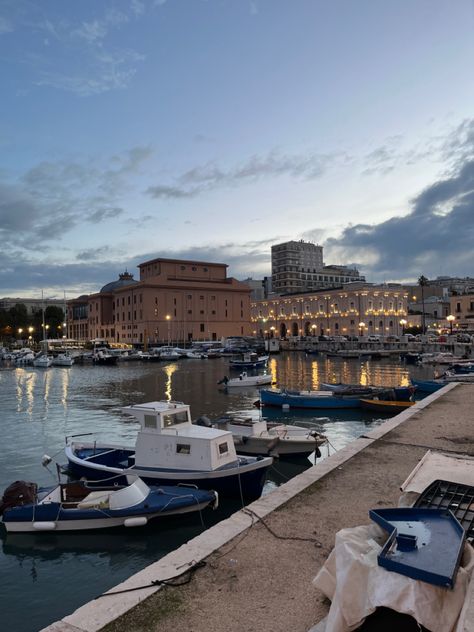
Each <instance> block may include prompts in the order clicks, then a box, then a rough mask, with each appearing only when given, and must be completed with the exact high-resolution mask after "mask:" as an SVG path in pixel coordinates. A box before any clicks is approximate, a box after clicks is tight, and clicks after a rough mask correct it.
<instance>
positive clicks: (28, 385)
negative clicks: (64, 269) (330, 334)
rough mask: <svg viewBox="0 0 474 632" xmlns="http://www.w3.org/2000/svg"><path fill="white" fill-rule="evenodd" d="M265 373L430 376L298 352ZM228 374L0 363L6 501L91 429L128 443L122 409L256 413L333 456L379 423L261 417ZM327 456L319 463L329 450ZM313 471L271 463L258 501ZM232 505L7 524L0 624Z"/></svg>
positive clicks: (314, 416) (73, 603)
mask: <svg viewBox="0 0 474 632" xmlns="http://www.w3.org/2000/svg"><path fill="white" fill-rule="evenodd" d="M261 372H263V371H261ZM267 372H270V373H271V375H272V378H273V381H274V382H275V383H276V385H277V386H281V387H287V388H291V389H310V390H317V389H318V385H319V383H320V382H328V381H332V382H339V381H341V382H347V383H358V384H361V385H367V384H373V385H380V386H398V385H408V384H409V380H410V375H413V376H414V377H417V378H419V379H430V378H431V377H432V376H433V371H432V369H431V368H426V367H414V366H406V365H404V364H402V363H401V362H400V361H399V360H398V359H384V360H367V361H363V362H362V361H360V360H358V359H357V360H356V359H354V360H342V359H338V358H328V357H326V356H315V355H311V356H309V355H308V356H307V355H305V354H304V353H299V352H292V353H281V354H279V355H275V356H271V357H270V361H269V364H268V368H267ZM224 375H228V376H231V375H232V373H231V371H230V369H229V364H228V359H227V358H219V359H213V360H180V361H178V362H170V363H153V364H146V363H143V362H120V363H118V364H117V365H116V366H110V367H109V366H102V367H98V366H93V365H75V366H73V367H71V368H60V367H53V368H49V369H36V368H33V367H22V368H16V367H13V366H10V365H8V364H0V406H1V410H2V415H1V419H2V434H3V441H2V450H1V452H0V488H1V491H2V493H3V490H4V489H5V488H6V487H7V486H8V485H9V484H10V483H12V482H13V481H16V480H27V481H33V482H36V483H38V484H39V485H52V484H54V482H55V481H56V480H57V478H56V470H55V467H54V462H57V463H64V444H65V437H66V436H71V435H77V434H81V433H95V436H96V437H97V439H105V440H112V441H114V442H117V443H121V444H129V445H133V444H134V441H135V436H136V432H137V430H138V423H137V422H136V421H135V420H134V419H133V418H131V417H127V416H125V415H123V414H122V413H121V411H120V407H121V406H127V405H129V404H135V403H141V402H146V401H152V400H159V399H168V400H169V399H172V400H178V401H183V402H185V403H187V404H190V406H191V414H192V416H193V418H197V417H199V416H201V415H206V416H208V417H209V418H210V419H211V420H212V419H216V418H218V417H219V416H222V415H225V414H239V415H244V416H252V417H257V418H258V417H259V416H260V415H262V416H263V417H264V418H268V419H271V420H272V421H274V420H281V421H284V422H286V423H296V424H299V425H307V426H308V427H311V428H312V429H314V430H318V431H320V432H322V433H324V434H325V435H326V436H327V437H328V439H329V450H330V452H332V451H333V450H336V449H339V448H341V447H343V446H344V445H346V444H347V443H348V442H350V441H351V440H353V439H354V438H356V437H358V436H360V435H361V434H363V433H365V432H367V431H368V430H369V429H372V428H374V427H375V426H377V425H378V424H380V423H383V419H381V418H380V415H379V414H378V413H373V414H371V413H363V412H361V411H359V410H341V411H333V412H329V411H320V412H318V411H291V410H290V411H282V410H280V409H267V408H265V409H262V410H259V409H258V408H257V407H255V405H254V403H255V401H256V400H257V399H258V390H257V389H255V388H248V389H234V390H233V391H232V392H226V391H225V390H222V389H221V388H219V387H218V385H217V382H218V381H219V380H221V379H222V378H223V377H224ZM322 451H323V455H322V457H321V458H324V457H325V456H326V455H327V449H326V447H324V448H323V449H322ZM44 454H48V455H49V456H51V457H52V458H53V462H52V463H51V465H49V466H48V468H45V467H43V466H42V465H41V459H42V456H43V455H44ZM313 463H314V455H313V456H312V457H311V458H310V459H304V460H300V461H294V462H291V461H288V462H285V461H282V460H276V461H275V463H274V465H273V466H272V468H271V469H270V471H269V474H268V477H267V483H266V485H265V488H264V493H265V494H267V493H271V491H272V489H274V488H275V487H276V486H278V485H281V484H282V483H284V482H285V481H287V480H288V479H289V478H291V477H293V476H295V475H297V474H298V473H300V472H302V471H304V470H305V469H307V468H308V467H311V466H312V464H313ZM237 509H239V503H238V502H237V501H229V500H225V499H224V500H222V502H221V506H220V508H219V509H218V510H217V511H214V512H213V511H211V510H206V511H204V512H203V513H202V515H199V514H191V515H190V516H188V517H186V518H185V519H183V518H182V517H181V518H179V519H178V518H172V519H167V520H166V521H164V522H158V521H157V522H155V524H151V525H147V526H146V527H141V528H138V529H136V530H134V529H132V530H117V531H113V530H109V531H107V532H98V533H93V532H90V533H86V534H71V533H69V534H55V533H36V534H31V535H30V534H24V535H23V534H8V535H6V534H5V532H4V529H3V526H2V527H1V530H0V538H1V540H0V542H1V547H2V550H1V552H0V605H1V611H2V618H3V626H4V628H5V629H11V630H15V632H33V631H37V630H39V629H41V628H42V627H44V626H46V625H48V624H49V623H52V622H53V621H56V620H58V619H60V618H61V617H63V616H65V615H66V614H68V613H70V612H72V611H73V610H74V609H76V608H77V607H79V606H80V605H82V604H83V603H84V602H86V601H89V600H90V599H93V598H95V597H98V596H99V595H101V594H102V593H103V592H104V591H106V590H108V589H109V588H111V587H112V586H114V585H116V584H117V583H119V582H120V581H122V580H124V579H125V578H127V577H129V576H130V575H132V574H133V573H135V572H137V571H138V570H140V569H142V568H143V567H145V566H147V565H148V564H150V563H152V562H154V561H156V560H157V559H160V558H161V557H162V556H164V555H166V553H168V552H169V551H171V550H173V549H175V548H177V547H178V546H180V545H181V544H183V543H184V542H186V541H188V540H189V539H191V538H192V537H194V536H195V535H197V534H199V533H201V531H202V530H203V529H204V528H206V527H208V526H210V525H211V524H214V523H215V522H216V521H218V520H220V519H223V518H224V517H226V516H228V515H230V514H231V513H232V512H234V511H236V510H237ZM103 598H105V599H106V597H103Z"/></svg>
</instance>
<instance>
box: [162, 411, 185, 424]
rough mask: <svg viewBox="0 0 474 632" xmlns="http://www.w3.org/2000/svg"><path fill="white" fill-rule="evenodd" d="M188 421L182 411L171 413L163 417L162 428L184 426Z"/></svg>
mask: <svg viewBox="0 0 474 632" xmlns="http://www.w3.org/2000/svg"><path fill="white" fill-rule="evenodd" d="M187 421H188V413H187V412H186V411H185V410H183V411H181V412H179V413H173V414H172V415H163V428H169V427H170V426H175V425H176V424H184V423H186V422H187Z"/></svg>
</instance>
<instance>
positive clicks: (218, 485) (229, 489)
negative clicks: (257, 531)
mask: <svg viewBox="0 0 474 632" xmlns="http://www.w3.org/2000/svg"><path fill="white" fill-rule="evenodd" d="M94 453H95V454H94ZM66 457H67V460H68V468H67V469H68V473H69V474H70V475H72V476H73V477H75V478H76V477H77V478H81V477H86V479H88V480H104V479H107V478H110V477H114V476H115V477H118V478H116V480H118V483H119V484H125V483H126V481H127V477H136V476H139V477H140V478H141V479H143V480H144V481H145V483H147V484H148V485H178V484H185V485H195V486H197V487H198V488H199V489H208V490H215V491H217V492H218V494H219V495H222V496H234V497H235V496H237V497H240V496H241V495H243V497H244V498H245V499H246V500H254V499H256V498H259V497H260V496H261V494H262V490H263V485H264V484H265V478H266V472H267V469H268V468H269V467H270V465H271V464H272V462H273V460H272V458H270V457H265V458H264V457H256V458H255V457H254V458H252V457H250V458H247V459H246V458H240V459H239V465H238V466H237V465H235V466H233V467H223V468H221V469H218V470H214V471H196V470H169V469H168V470H166V469H160V468H151V467H150V468H148V467H147V468H144V467H140V466H136V465H133V461H134V450H131V449H127V448H118V447H114V446H107V445H96V446H95V447H94V446H93V445H92V444H91V446H86V445H85V444H81V446H80V447H78V448H77V449H76V447H75V445H74V444H71V445H68V446H66Z"/></svg>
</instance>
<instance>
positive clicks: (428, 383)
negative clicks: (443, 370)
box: [411, 378, 447, 393]
mask: <svg viewBox="0 0 474 632" xmlns="http://www.w3.org/2000/svg"><path fill="white" fill-rule="evenodd" d="M411 381H412V384H413V386H416V390H417V392H418V393H435V392H436V391H439V389H440V388H443V386H446V384H447V382H445V381H443V380H414V379H413V378H412V380H411Z"/></svg>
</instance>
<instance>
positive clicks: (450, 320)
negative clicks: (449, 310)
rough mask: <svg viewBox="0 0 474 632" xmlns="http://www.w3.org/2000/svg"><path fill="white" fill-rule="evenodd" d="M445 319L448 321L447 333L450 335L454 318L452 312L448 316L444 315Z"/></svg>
mask: <svg viewBox="0 0 474 632" xmlns="http://www.w3.org/2000/svg"><path fill="white" fill-rule="evenodd" d="M446 320H447V321H448V323H449V333H450V334H451V335H452V334H453V321H454V320H455V316H453V315H452V314H449V316H446Z"/></svg>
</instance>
